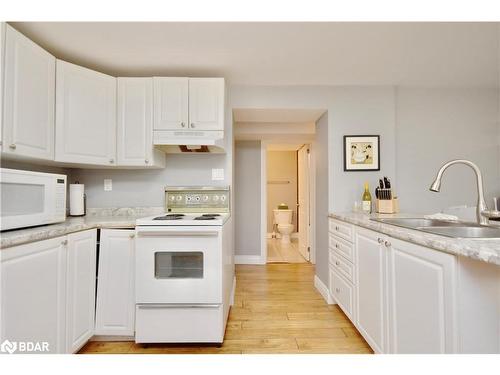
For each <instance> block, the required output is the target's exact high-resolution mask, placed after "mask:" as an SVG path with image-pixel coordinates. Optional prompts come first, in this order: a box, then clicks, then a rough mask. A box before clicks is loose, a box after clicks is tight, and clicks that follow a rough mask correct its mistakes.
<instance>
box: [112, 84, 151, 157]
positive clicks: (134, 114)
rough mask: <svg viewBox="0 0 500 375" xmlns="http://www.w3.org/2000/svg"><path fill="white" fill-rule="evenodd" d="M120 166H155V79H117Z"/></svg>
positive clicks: (118, 154)
mask: <svg viewBox="0 0 500 375" xmlns="http://www.w3.org/2000/svg"><path fill="white" fill-rule="evenodd" d="M117 100H118V102H117V105H118V111H117V130H118V132H117V163H118V165H138V166H148V165H150V164H152V163H153V160H152V158H153V79H152V78H118V98H117Z"/></svg>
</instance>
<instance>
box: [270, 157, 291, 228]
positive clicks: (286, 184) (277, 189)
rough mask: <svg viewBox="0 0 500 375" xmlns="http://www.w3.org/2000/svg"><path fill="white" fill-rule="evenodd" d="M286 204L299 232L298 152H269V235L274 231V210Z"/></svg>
mask: <svg viewBox="0 0 500 375" xmlns="http://www.w3.org/2000/svg"><path fill="white" fill-rule="evenodd" d="M280 203H285V204H287V205H288V208H289V209H291V210H292V211H293V218H292V224H293V226H294V232H296V231H297V152H296V151H268V152H267V233H271V232H272V231H273V210H274V209H275V208H277V207H278V205H279V204H280Z"/></svg>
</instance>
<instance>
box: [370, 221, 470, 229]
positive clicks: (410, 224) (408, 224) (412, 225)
mask: <svg viewBox="0 0 500 375" xmlns="http://www.w3.org/2000/svg"><path fill="white" fill-rule="evenodd" d="M371 220H373V221H378V222H380V223H384V224H391V225H396V226H398V227H403V228H409V229H417V228H427V227H455V226H458V227H463V226H464V224H465V223H463V222H458V221H446V220H435V219H424V218H397V219H396V218H386V219H382V218H377V219H375V218H373V219H371ZM465 225H466V226H476V225H477V224H474V223H466V224H465Z"/></svg>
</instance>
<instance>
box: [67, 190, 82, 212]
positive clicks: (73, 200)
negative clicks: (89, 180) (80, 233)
mask: <svg viewBox="0 0 500 375" xmlns="http://www.w3.org/2000/svg"><path fill="white" fill-rule="evenodd" d="M84 189H85V185H83V184H70V185H69V214H70V216H82V215H85V197H84Z"/></svg>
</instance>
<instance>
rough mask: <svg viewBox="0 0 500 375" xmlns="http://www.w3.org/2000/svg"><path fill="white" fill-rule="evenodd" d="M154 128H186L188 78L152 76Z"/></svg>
mask: <svg viewBox="0 0 500 375" xmlns="http://www.w3.org/2000/svg"><path fill="white" fill-rule="evenodd" d="M153 82H154V129H155V130H172V129H187V128H188V105H189V102H188V78H182V77H181V78H168V77H154V78H153Z"/></svg>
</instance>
